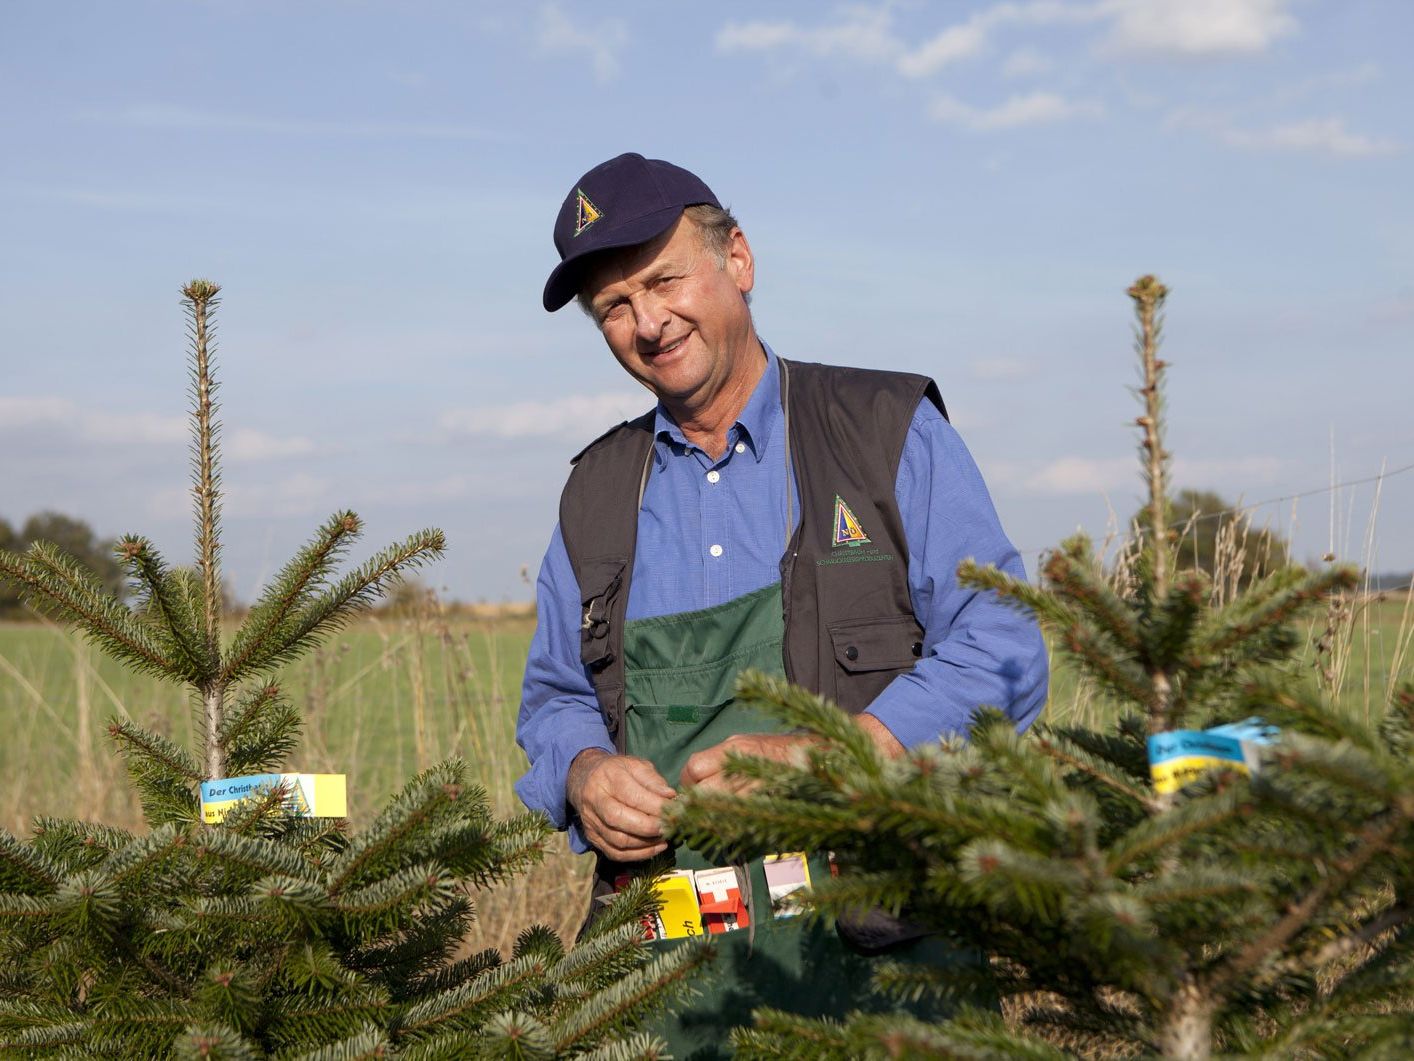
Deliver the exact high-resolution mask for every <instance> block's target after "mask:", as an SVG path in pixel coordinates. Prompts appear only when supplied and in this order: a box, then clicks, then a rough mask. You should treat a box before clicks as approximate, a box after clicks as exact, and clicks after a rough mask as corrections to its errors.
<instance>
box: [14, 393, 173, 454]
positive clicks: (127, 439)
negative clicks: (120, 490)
mask: <svg viewBox="0 0 1414 1061" xmlns="http://www.w3.org/2000/svg"><path fill="white" fill-rule="evenodd" d="M34 428H52V429H55V430H59V431H62V432H64V433H65V434H66V435H69V436H70V437H73V438H79V439H82V440H84V441H86V442H97V443H101V444H103V445H124V444H139V445H142V444H148V443H167V442H181V441H182V440H184V439H185V438H186V437H187V421H186V418H185V417H182V416H160V415H158V414H157V413H112V412H108V411H106V410H102V409H83V408H80V407H79V406H78V405H76V404H75V403H74V402H72V401H70V400H69V399H68V398H53V397H47V396H38V397H20V398H0V431H10V430H29V429H34Z"/></svg>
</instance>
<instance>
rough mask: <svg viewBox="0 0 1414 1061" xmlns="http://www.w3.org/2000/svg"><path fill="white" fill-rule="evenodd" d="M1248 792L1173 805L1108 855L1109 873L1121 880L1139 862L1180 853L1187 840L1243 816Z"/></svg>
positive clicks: (1215, 794) (1225, 791)
mask: <svg viewBox="0 0 1414 1061" xmlns="http://www.w3.org/2000/svg"><path fill="white" fill-rule="evenodd" d="M1247 798H1249V797H1248V796H1247V793H1246V792H1245V790H1239V789H1237V788H1228V789H1223V790H1220V791H1218V792H1213V793H1211V794H1209V795H1206V796H1199V797H1197V798H1195V799H1190V800H1185V801H1184V802H1182V803H1177V804H1174V805H1173V806H1172V807H1170V808H1169V809H1168V810H1166V811H1164V812H1163V813H1162V814H1157V815H1155V816H1153V817H1151V818H1147V819H1145V820H1144V821H1142V822H1140V823H1139V824H1138V825H1136V826H1135V827H1134V828H1132V829H1130V830H1129V831H1128V832H1126V833H1125V834H1124V835H1123V836H1122V837H1120V838H1118V839H1117V840H1116V841H1115V842H1114V843H1113V844H1111V845H1110V847H1109V848H1108V850H1107V851H1106V852H1105V865H1106V868H1107V869H1108V871H1109V872H1110V873H1111V874H1112V875H1114V876H1116V877H1118V876H1123V875H1124V874H1125V873H1126V872H1130V873H1133V872H1135V871H1136V869H1137V866H1136V864H1137V863H1140V862H1142V861H1144V860H1145V859H1148V858H1151V857H1157V856H1160V855H1163V854H1164V853H1165V852H1172V851H1175V850H1177V845H1178V844H1179V843H1181V842H1182V841H1183V840H1184V839H1186V838H1187V837H1190V836H1194V835H1196V834H1200V833H1205V832H1210V831H1211V830H1212V829H1213V828H1214V827H1216V826H1218V825H1220V824H1222V823H1224V822H1228V821H1231V820H1232V819H1234V818H1235V817H1237V816H1238V815H1239V814H1241V813H1242V807H1243V801H1244V800H1245V799H1247Z"/></svg>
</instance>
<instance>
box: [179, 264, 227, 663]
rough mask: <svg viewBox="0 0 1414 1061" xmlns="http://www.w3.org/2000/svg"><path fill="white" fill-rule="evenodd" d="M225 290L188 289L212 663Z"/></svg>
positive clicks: (195, 462)
mask: <svg viewBox="0 0 1414 1061" xmlns="http://www.w3.org/2000/svg"><path fill="white" fill-rule="evenodd" d="M220 291H221V288H220V287H219V286H218V285H216V284H213V283H212V282H211V281H210V280H193V281H191V282H190V283H188V284H186V285H185V286H184V287H183V288H182V301H183V303H184V304H185V306H186V309H187V316H188V318H189V319H190V322H191V323H190V329H191V339H192V348H191V386H192V394H191V397H192V440H191V446H192V452H191V457H192V466H193V468H192V498H193V501H194V502H195V505H196V526H197V532H196V547H197V566H198V568H199V569H200V570H201V578H202V598H203V604H204V608H203V613H204V614H203V620H204V624H205V628H204V630H203V633H204V635H205V639H206V653H207V656H208V658H210V659H212V660H216V659H219V658H220V655H221V630H220V621H221V574H220V567H219V564H220V550H221V530H220V514H221V499H220V473H219V471H218V469H217V465H218V461H219V450H220V446H219V438H220V425H219V424H218V423H217V421H216V420H215V418H214V417H215V412H216V402H215V393H216V384H215V382H214V381H213V380H212V378H211V367H212V366H211V354H212V338H211V332H212V327H211V322H210V320H209V315H210V313H211V312H212V311H214V310H215V309H216V307H217V306H219V305H220V304H221V301H220V299H219V298H217V297H216V296H217V295H218V294H220Z"/></svg>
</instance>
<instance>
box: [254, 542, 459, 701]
mask: <svg viewBox="0 0 1414 1061" xmlns="http://www.w3.org/2000/svg"><path fill="white" fill-rule="evenodd" d="M445 546H446V539H445V537H444V536H443V534H442V532H441V531H439V530H424V531H419V532H418V533H417V534H414V535H413V536H412V537H410V538H408V539H407V540H406V541H404V542H401V543H400V544H398V545H394V546H391V547H389V548H387V549H385V550H383V551H382V552H380V553H378V554H377V555H376V556H374V557H373V558H372V559H371V560H369V561H367V562H366V563H365V564H364V565H363V566H362V567H359V568H358V569H356V570H355V571H352V572H350V573H349V574H348V575H346V576H345V577H344V578H342V579H341V580H340V581H339V582H338V583H337V584H335V585H334V586H333V587H332V588H331V589H330V590H329V591H328V592H326V593H325V594H324V595H323V596H321V597H319V598H318V599H316V600H314V601H312V602H310V603H309V604H308V605H306V606H304V607H302V608H301V609H300V610H299V611H298V612H297V613H296V614H295V615H293V616H291V617H290V619H289V620H288V621H287V622H285V623H283V624H282V625H281V626H280V628H279V629H278V630H275V631H272V633H271V635H270V637H269V638H268V639H267V640H266V641H265V642H264V643H263V644H262V645H261V648H260V650H259V651H258V652H257V651H254V650H253V649H251V650H248V651H247V652H246V654H245V657H244V660H243V662H242V663H241V666H240V668H239V669H237V668H236V667H234V666H232V667H229V668H228V669H227V672H228V673H230V674H232V675H240V674H246V673H249V672H250V671H252V670H257V669H261V668H265V667H270V666H273V665H275V664H277V663H287V662H289V661H290V660H292V659H295V658H297V657H298V656H299V655H301V654H302V653H304V652H305V651H307V650H308V649H310V648H312V647H313V646H314V645H316V644H319V643H320V642H321V641H322V640H323V638H324V637H326V636H327V635H328V634H330V633H331V632H333V631H334V630H336V629H337V628H338V627H340V626H341V625H342V624H343V623H345V622H347V621H348V620H349V619H350V618H351V616H352V615H353V613H355V612H358V611H361V610H363V609H365V608H367V607H369V606H370V605H371V604H372V603H373V601H375V600H377V599H378V597H379V596H381V595H382V593H383V591H384V589H385V587H386V585H387V583H388V581H389V579H391V578H393V577H394V576H396V575H403V574H406V573H407V572H409V571H413V570H416V569H417V568H419V567H422V566H423V565H424V564H427V563H430V562H432V561H433V560H436V559H437V558H438V557H440V556H441V555H442V552H443V549H444V548H445Z"/></svg>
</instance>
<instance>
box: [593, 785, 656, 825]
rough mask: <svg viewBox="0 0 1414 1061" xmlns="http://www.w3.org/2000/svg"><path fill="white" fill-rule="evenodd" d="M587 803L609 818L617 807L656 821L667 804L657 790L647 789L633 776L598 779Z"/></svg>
mask: <svg viewBox="0 0 1414 1061" xmlns="http://www.w3.org/2000/svg"><path fill="white" fill-rule="evenodd" d="M595 782H596V783H595V784H594V785H593V786H592V788H591V790H590V792H589V799H588V800H587V802H589V803H590V804H592V805H594V806H595V807H597V808H598V809H599V813H600V814H601V815H605V816H607V815H608V814H610V813H611V812H612V810H613V808H615V807H619V808H622V809H624V810H625V811H631V812H634V813H637V814H640V815H644V816H646V817H648V818H650V819H652V820H654V821H657V819H658V818H659V817H660V816H661V815H662V813H663V804H664V803H666V802H667V800H666V799H664V797H663V796H661V795H659V794H658V792H657V790H656V789H649V788H645V787H644V786H643V785H641V784H639V782H638V779H637V778H636V777H633V776H632V775H619V776H605V777H603V778H596V779H595Z"/></svg>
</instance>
